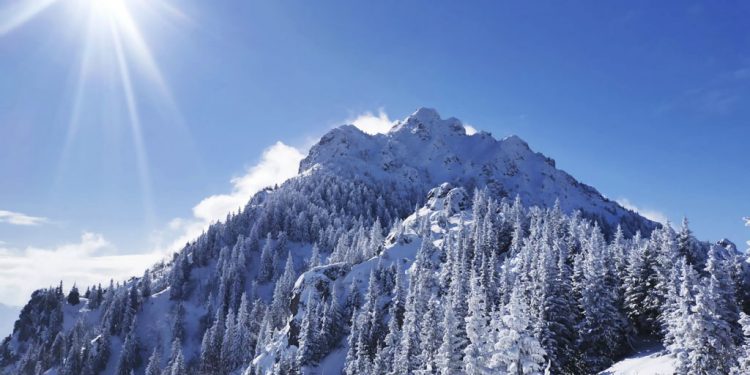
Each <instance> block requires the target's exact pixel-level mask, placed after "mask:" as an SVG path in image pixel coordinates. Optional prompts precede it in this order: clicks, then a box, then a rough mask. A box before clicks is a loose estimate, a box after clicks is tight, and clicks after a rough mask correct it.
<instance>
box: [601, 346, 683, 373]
mask: <svg viewBox="0 0 750 375" xmlns="http://www.w3.org/2000/svg"><path fill="white" fill-rule="evenodd" d="M674 373H675V359H674V357H672V356H670V355H669V354H667V353H666V352H665V351H664V348H663V347H661V346H660V345H656V346H651V347H648V348H644V349H642V350H640V351H638V352H637V353H636V354H634V355H633V356H631V357H628V358H625V359H623V360H621V361H619V362H617V363H615V364H614V365H612V367H610V368H608V369H606V370H604V371H602V372H601V373H600V375H672V374H674Z"/></svg>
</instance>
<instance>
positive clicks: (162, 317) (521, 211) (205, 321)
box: [0, 108, 750, 375]
mask: <svg viewBox="0 0 750 375" xmlns="http://www.w3.org/2000/svg"><path fill="white" fill-rule="evenodd" d="M299 170H300V173H299V175H298V176H296V177H294V178H292V179H290V180H289V181H287V182H285V183H284V184H282V185H281V186H279V187H276V188H268V189H265V190H263V191H261V192H259V193H258V194H256V195H255V196H254V197H252V198H251V199H250V201H249V202H248V204H247V206H246V207H245V208H244V210H242V212H240V213H238V214H232V215H229V216H228V217H227V219H226V221H224V222H220V223H216V224H215V225H212V226H211V227H210V228H209V229H208V230H207V231H206V233H204V234H203V235H201V236H200V237H199V238H197V239H196V240H195V241H192V242H190V243H188V244H186V246H185V247H184V248H183V249H180V250H179V251H177V252H175V254H174V256H173V257H172V259H171V260H169V261H165V262H161V263H159V264H156V265H154V266H152V267H151V268H149V269H147V270H146V271H145V272H144V275H143V276H142V277H140V278H133V279H131V280H127V281H124V282H122V281H121V282H112V283H110V285H109V286H107V285H105V286H101V285H97V286H89V287H87V288H86V289H85V290H83V289H82V290H80V293H79V292H78V291H77V290H65V289H64V286H62V285H61V286H59V287H56V288H50V289H42V290H39V291H37V292H35V293H34V295H33V296H32V298H31V300H30V301H29V303H28V304H27V306H26V307H24V309H23V311H22V312H21V316H20V319H19V321H18V322H17V323H16V327H15V329H14V332H13V334H12V335H11V336H9V337H8V338H7V339H6V340H5V341H4V342H3V343H2V344H0V373H1V374H41V373H46V374H61V375H66V374H86V375H88V374H97V373H101V374H117V375H120V374H122V375H130V374H131V373H135V374H139V375H140V374H148V375H156V374H159V375H163V374H171V375H181V374H247V375H253V374H340V373H342V372H343V373H345V374H348V375H353V374H405V373H423V374H437V373H439V374H506V373H508V374H509V373H514V374H515V373H524V374H542V373H552V374H558V373H559V374H587V373H598V372H600V371H603V370H604V371H605V372H603V373H605V374H628V373H644V374H645V373H661V372H660V371H669V372H670V373H671V372H678V373H681V372H685V370H686V369H688V368H704V369H711V370H710V371H708V372H706V373H728V372H729V371H730V370H731V371H739V372H737V373H743V372H742V371H743V369H748V368H750V346H748V345H747V343H746V339H745V338H744V337H745V336H748V335H750V318H747V317H745V315H744V314H742V312H743V311H744V309H747V308H748V307H750V295H748V293H747V291H748V290H750V288H749V287H748V286H750V281H749V280H750V270H749V269H748V263H747V262H746V258H745V256H744V255H742V254H740V253H738V252H737V251H736V247H734V246H733V244H731V243H730V242H729V241H720V242H719V243H718V244H709V243H705V242H700V241H698V240H697V239H695V238H694V237H693V236H692V235H691V233H690V230H689V226H688V223H687V221H685V222H684V223H683V225H682V227H681V228H680V229H679V231H675V230H674V229H672V228H670V227H663V226H659V225H657V224H656V223H653V222H651V221H649V220H647V219H645V218H643V217H641V216H639V215H638V214H637V213H635V212H632V211H629V210H626V209H624V208H622V207H621V206H619V205H618V204H617V203H615V202H612V201H610V200H608V199H607V198H605V197H603V196H602V195H601V194H600V193H598V192H597V191H596V190H595V189H593V188H592V187H589V186H587V185H584V184H582V183H580V182H578V181H576V180H575V179H574V178H573V177H571V176H570V175H568V174H567V173H565V172H563V171H561V170H558V169H557V168H556V167H555V162H554V160H552V159H550V158H548V157H546V156H544V155H542V154H540V153H536V152H534V151H532V150H531V149H530V147H529V146H528V145H527V144H526V142H524V141H523V140H521V139H520V138H518V137H516V136H511V137H507V138H504V139H501V140H497V139H495V138H493V137H492V136H491V135H490V134H488V133H484V132H480V133H477V134H473V135H468V134H467V132H466V130H465V128H464V126H463V125H462V124H461V122H460V121H458V120H457V119H454V118H449V119H441V118H440V116H439V115H438V114H437V112H436V111H434V110H431V109H425V108H422V109H419V110H418V111H416V112H415V113H414V114H412V115H411V116H409V117H408V118H406V119H404V120H402V121H400V122H398V123H397V124H396V125H394V127H393V128H392V129H391V130H390V131H389V132H388V133H386V134H379V135H368V134H365V133H363V132H362V131H360V130H358V129H357V128H356V127H354V126H350V125H346V126H342V127H339V128H336V129H333V130H331V131H330V132H329V133H328V134H326V135H324V136H323V137H322V138H321V140H320V141H319V143H318V144H316V145H315V146H314V147H312V149H311V150H310V153H309V155H308V156H307V157H306V158H305V159H304V160H303V161H302V162H301V164H300V169H299ZM618 227H619V228H620V229H619V230H618ZM639 232H640V233H639ZM743 329H744V331H743ZM644 338H646V339H649V340H657V341H658V342H660V343H661V344H663V347H664V349H663V351H661V352H659V353H656V352H648V353H637V351H636V353H635V354H634V349H633V343H634V342H639V340H642V339H644ZM610 366H611V367H610ZM605 369H608V370H605ZM647 370H648V371H656V372H644V371H647ZM711 371H714V372H711Z"/></svg>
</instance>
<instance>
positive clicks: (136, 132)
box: [111, 23, 155, 224]
mask: <svg viewBox="0 0 750 375" xmlns="http://www.w3.org/2000/svg"><path fill="white" fill-rule="evenodd" d="M111 32H112V42H113V44H114V49H115V55H116V58H117V65H118V71H119V73H120V81H121V83H122V89H123V93H124V94H125V102H126V104H127V108H128V117H129V120H130V121H129V122H130V130H131V133H132V136H133V146H134V147H135V154H136V155H135V156H136V162H137V165H138V175H139V176H138V177H139V179H140V185H141V193H142V194H143V202H144V209H145V211H146V219H147V220H148V221H149V222H150V223H149V224H152V223H153V222H154V221H155V213H154V205H153V199H152V193H151V177H150V173H149V168H148V157H147V154H146V147H145V146H144V143H143V134H142V131H141V120H140V115H139V114H138V103H137V102H136V100H135V95H134V93H133V85H132V82H131V80H130V68H129V66H128V62H127V60H126V59H125V53H124V52H123V47H122V39H121V36H120V32H119V30H118V28H117V27H116V26H115V25H114V23H112V26H111Z"/></svg>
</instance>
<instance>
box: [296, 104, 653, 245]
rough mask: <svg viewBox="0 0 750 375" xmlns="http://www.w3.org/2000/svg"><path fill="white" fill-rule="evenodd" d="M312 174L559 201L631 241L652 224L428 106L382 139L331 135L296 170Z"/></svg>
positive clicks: (514, 139) (514, 146) (546, 162)
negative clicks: (619, 229) (618, 230)
mask: <svg viewBox="0 0 750 375" xmlns="http://www.w3.org/2000/svg"><path fill="white" fill-rule="evenodd" d="M316 168H320V169H322V170H324V171H326V172H328V173H334V174H336V175H338V176H342V177H346V178H350V179H369V180H375V181H381V182H382V181H388V182H391V183H392V184H393V186H394V188H395V189H398V190H407V189H410V188H414V187H415V186H416V187H421V191H420V192H421V193H422V194H424V193H425V192H426V191H427V190H429V189H431V188H432V187H434V186H437V185H439V184H441V183H443V182H450V183H452V184H454V185H456V186H462V187H464V188H465V189H467V191H472V190H473V189H474V188H484V187H487V188H488V189H489V190H490V191H491V192H492V194H493V195H494V196H497V197H508V198H510V199H513V198H514V197H515V196H516V195H518V196H520V198H521V200H522V201H523V202H524V204H526V205H530V206H544V207H551V206H552V205H553V204H554V203H555V200H559V201H560V206H561V207H562V209H563V211H565V212H573V211H574V210H581V211H583V213H584V216H587V217H591V218H595V219H597V220H600V223H601V224H608V225H609V228H607V229H608V230H610V229H614V227H616V226H617V225H618V224H622V226H623V230H624V231H625V232H626V233H627V234H629V235H632V234H635V232H636V231H638V230H640V231H641V232H643V233H650V232H651V230H653V229H654V228H655V226H656V225H655V223H653V222H650V221H649V220H644V218H643V217H641V216H639V215H637V214H636V213H634V212H632V211H629V210H627V209H624V208H623V207H621V206H620V205H619V204H617V203H616V202H613V201H611V200H609V199H607V198H605V197H603V196H602V195H601V194H600V193H599V192H598V191H597V190H596V189H594V188H592V187H591V186H588V185H586V184H583V183H580V182H578V181H577V180H576V179H575V178H573V177H572V176H570V175H569V174H567V173H565V172H564V171H561V170H559V169H557V168H556V167H555V161H554V160H553V159H552V158H549V157H547V156H544V155H542V154H541V153H537V152H534V151H532V150H531V148H530V147H529V145H528V144H527V143H526V142H524V141H523V140H522V139H521V138H519V137H518V136H509V137H506V138H503V139H500V140H497V139H495V138H493V137H492V135H491V134H489V133H486V132H479V133H476V134H472V135H468V134H467V132H466V129H465V128H464V126H463V125H462V124H461V121H459V120H458V119H455V118H448V119H441V118H440V116H439V115H438V113H437V111H435V110H434V109H429V108H420V109H419V110H417V111H416V112H414V113H413V114H412V115H411V116H409V117H408V118H406V119H404V120H403V121H399V122H398V123H396V125H394V126H393V128H392V129H391V130H390V131H389V132H388V133H386V134H377V135H369V134H366V133H364V132H362V131H360V130H359V129H358V128H356V127H355V126H353V125H347V126H342V127H339V128H336V129H334V130H332V131H330V132H329V133H328V134H326V135H325V136H323V138H321V140H320V142H318V144H316V145H315V146H313V147H312V149H311V150H310V154H309V155H308V156H307V157H306V158H305V159H304V160H303V161H302V163H301V165H300V171H301V172H304V171H307V170H311V169H316Z"/></svg>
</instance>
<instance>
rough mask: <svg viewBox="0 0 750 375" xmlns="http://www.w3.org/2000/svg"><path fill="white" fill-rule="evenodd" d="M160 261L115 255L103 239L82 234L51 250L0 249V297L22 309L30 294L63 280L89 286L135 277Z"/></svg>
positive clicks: (149, 256) (153, 255)
mask: <svg viewBox="0 0 750 375" xmlns="http://www.w3.org/2000/svg"><path fill="white" fill-rule="evenodd" d="M159 258H160V254H156V253H148V254H118V251H117V249H116V248H115V247H114V246H113V245H112V244H111V243H110V242H109V241H107V240H106V239H105V238H104V236H102V235H101V234H97V233H89V232H86V233H83V234H82V235H81V238H80V240H79V241H78V242H75V243H68V244H63V245H60V246H57V247H52V248H39V247H27V248H25V249H14V248H7V247H0V280H2V281H3V282H2V283H0V297H1V298H2V299H3V301H4V302H5V303H7V304H11V305H17V306H22V305H23V304H24V303H25V302H26V301H27V300H28V297H29V295H30V294H31V292H32V291H34V290H36V289H38V288H40V287H46V286H50V285H56V284H57V283H59V282H60V280H62V281H63V282H64V283H65V285H67V286H68V287H69V286H71V285H72V284H73V283H77V284H78V286H82V287H85V286H88V285H93V284H95V283H103V284H104V283H106V282H108V281H109V280H110V279H115V280H124V279H126V278H127V277H130V276H136V275H140V274H141V273H143V271H144V270H145V269H146V268H147V267H148V266H149V265H151V264H153V263H154V262H156V261H157V260H158V259H159Z"/></svg>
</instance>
